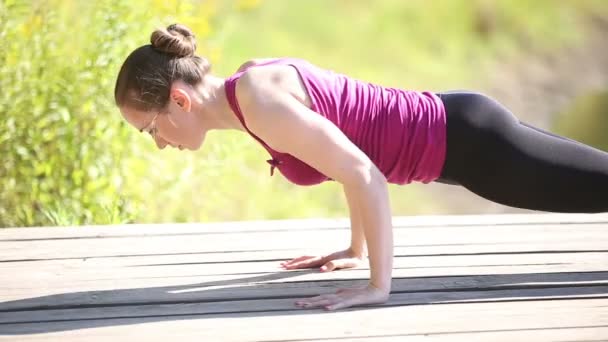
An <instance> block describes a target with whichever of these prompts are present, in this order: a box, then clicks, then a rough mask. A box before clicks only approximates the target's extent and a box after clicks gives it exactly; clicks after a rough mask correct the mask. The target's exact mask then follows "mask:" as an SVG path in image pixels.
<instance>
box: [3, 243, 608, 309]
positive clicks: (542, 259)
mask: <svg viewBox="0 0 608 342" xmlns="http://www.w3.org/2000/svg"><path fill="white" fill-rule="evenodd" d="M607 255H608V254H606V253H572V254H568V253H559V254H531V255H519V254H516V255H489V256H483V259H480V258H479V257H478V256H438V257H411V258H396V260H395V264H394V271H393V276H394V278H412V277H429V276H455V275H480V274H522V273H536V272H538V273H548V272H593V271H603V270H605V269H606V268H607V267H608V256H607ZM142 265H143V264H142ZM151 265H154V263H151ZM31 266H33V267H32V268H21V269H19V268H14V269H13V270H12V271H11V270H9V269H7V268H4V270H3V271H2V274H6V275H9V274H13V273H14V272H20V273H17V274H15V275H13V276H10V277H9V276H7V277H5V279H3V281H2V284H0V288H1V289H2V294H0V296H18V295H23V292H24V291H21V292H19V291H16V293H13V291H14V290H18V289H22V290H25V291H28V290H27V289H30V290H29V291H38V290H39V289H40V287H39V286H38V284H40V283H43V284H45V285H46V287H47V288H54V287H57V286H61V285H62V284H65V283H73V284H74V285H75V286H92V285H94V284H97V285H99V284H104V283H105V284H111V286H114V287H115V288H118V287H123V288H129V287H131V288H134V287H137V286H141V284H142V282H145V283H147V284H148V286H154V285H155V284H156V282H157V281H162V282H165V283H166V281H167V280H169V279H172V280H173V281H175V282H176V283H177V282H182V283H183V282H186V281H189V280H190V281H194V280H196V281H197V282H198V284H200V285H199V286H209V285H213V284H222V283H225V284H250V283H263V282H281V283H284V282H295V281H300V282H301V281H308V282H310V281H321V280H325V281H327V280H333V281H335V280H348V279H366V278H368V277H369V270H368V269H367V268H366V267H361V268H357V269H350V270H342V271H338V272H331V273H323V272H319V271H318V270H294V271H284V270H281V269H279V268H278V264H277V263H276V262H265V261H264V262H249V263H229V264H221V263H219V264H218V263H211V264H205V263H201V264H179V263H178V264H175V265H172V264H168V265H161V266H141V265H139V264H138V263H135V264H132V265H122V266H116V265H112V264H111V263H110V264H108V263H107V260H99V261H98V263H96V262H92V263H89V262H87V261H80V262H76V261H73V260H70V261H69V262H68V261H61V262H57V261H56V262H54V263H51V262H46V265H41V266H40V267H36V266H37V265H36V263H32V264H31ZM87 283H88V285H87ZM32 285H33V286H32ZM4 298H5V299H7V298H6V297H4Z"/></svg>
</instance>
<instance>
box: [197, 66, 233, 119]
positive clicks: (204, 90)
mask: <svg viewBox="0 0 608 342" xmlns="http://www.w3.org/2000/svg"><path fill="white" fill-rule="evenodd" d="M202 84H203V85H201V87H200V88H199V89H197V93H198V95H199V98H198V99H196V103H197V104H198V107H199V109H198V112H199V114H200V115H201V117H202V118H203V120H204V125H205V127H206V128H207V129H208V130H226V129H236V130H240V131H242V130H244V129H243V126H242V125H241V122H240V121H239V119H238V118H237V117H236V115H235V114H234V112H233V111H232V109H231V108H230V105H229V104H228V99H227V98H226V91H225V89H224V79H223V78H219V77H216V76H213V75H207V76H205V80H204V82H202Z"/></svg>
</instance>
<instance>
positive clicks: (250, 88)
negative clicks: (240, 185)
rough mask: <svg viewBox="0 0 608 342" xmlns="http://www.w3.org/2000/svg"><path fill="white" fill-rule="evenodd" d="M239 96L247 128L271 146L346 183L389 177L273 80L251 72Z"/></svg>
mask: <svg viewBox="0 0 608 342" xmlns="http://www.w3.org/2000/svg"><path fill="white" fill-rule="evenodd" d="M241 81H242V83H241ZM239 95H240V96H241V97H242V100H241V97H239V101H242V102H241V109H242V110H243V112H244V113H245V114H244V115H246V116H247V122H248V126H249V129H250V130H251V131H252V132H254V133H255V134H256V135H257V136H258V137H259V138H260V139H262V140H263V141H264V142H266V144H268V145H269V146H270V147H271V148H273V149H275V150H277V151H281V152H284V153H289V154H291V155H293V156H294V157H296V158H298V159H300V160H301V161H303V162H305V163H306V164H308V165H310V166H312V167H313V168H315V169H316V170H318V171H319V172H321V173H323V174H324V175H325V176H327V177H330V178H332V179H334V180H336V181H338V182H340V183H342V184H344V185H346V184H358V185H360V184H361V182H364V183H366V184H369V183H370V182H372V180H378V179H382V180H383V181H386V179H385V178H384V176H383V175H382V174H381V173H380V171H379V170H378V169H377V168H376V166H375V165H374V164H373V162H372V161H371V160H370V159H369V157H368V156H367V155H366V154H365V153H364V152H363V151H361V150H360V149H359V148H358V147H357V146H356V145H355V144H353V143H352V142H351V141H350V139H348V137H346V135H344V133H343V132H342V131H341V130H340V129H339V128H338V127H336V125H334V124H333V123H332V122H331V121H329V120H327V119H326V118H325V117H323V116H322V115H319V114H318V113H316V112H313V111H312V110H310V109H309V108H308V107H306V106H305V105H303V104H302V103H301V102H299V101H298V100H296V99H295V98H294V97H293V96H292V95H291V94H289V93H288V92H286V91H283V90H281V89H280V88H278V87H276V86H274V85H273V84H272V83H271V82H264V80H263V79H260V78H259V77H257V78H256V75H255V73H251V72H250V71H248V72H247V73H246V75H244V77H242V78H241V80H240V81H239V84H238V85H237V96H239Z"/></svg>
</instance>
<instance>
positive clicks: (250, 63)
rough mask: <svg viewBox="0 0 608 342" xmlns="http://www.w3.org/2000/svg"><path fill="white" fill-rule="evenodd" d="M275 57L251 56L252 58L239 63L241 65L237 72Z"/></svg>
mask: <svg viewBox="0 0 608 342" xmlns="http://www.w3.org/2000/svg"><path fill="white" fill-rule="evenodd" d="M275 59H276V58H252V59H250V60H248V61H246V62H245V63H243V64H241V66H240V67H239V68H238V70H237V72H240V71H244V70H246V69H247V68H251V67H254V66H256V65H260V64H263V63H266V62H270V61H273V60H275Z"/></svg>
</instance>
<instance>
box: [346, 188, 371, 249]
mask: <svg viewBox="0 0 608 342" xmlns="http://www.w3.org/2000/svg"><path fill="white" fill-rule="evenodd" d="M344 195H345V197H346V202H347V204H348V210H349V213H350V249H351V251H352V252H353V253H355V254H356V255H357V256H358V257H361V258H364V257H366V256H367V247H366V242H365V233H364V230H363V222H362V220H361V210H360V209H359V207H358V204H357V203H356V201H355V197H354V195H353V194H352V193H351V192H349V190H348V189H347V188H346V187H344Z"/></svg>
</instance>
